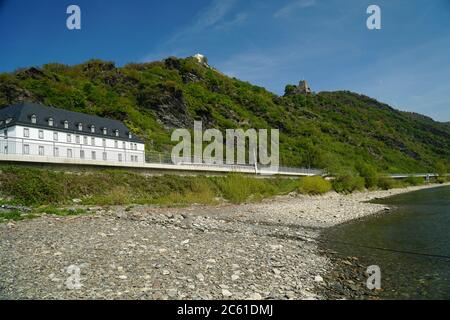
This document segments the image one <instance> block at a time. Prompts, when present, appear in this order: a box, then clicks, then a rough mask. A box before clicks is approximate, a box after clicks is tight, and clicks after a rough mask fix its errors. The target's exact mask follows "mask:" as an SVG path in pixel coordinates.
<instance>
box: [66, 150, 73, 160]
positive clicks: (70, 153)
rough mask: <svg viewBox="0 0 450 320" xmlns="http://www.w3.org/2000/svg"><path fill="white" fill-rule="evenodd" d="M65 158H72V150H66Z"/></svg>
mask: <svg viewBox="0 0 450 320" xmlns="http://www.w3.org/2000/svg"><path fill="white" fill-rule="evenodd" d="M67 158H72V149H67Z"/></svg>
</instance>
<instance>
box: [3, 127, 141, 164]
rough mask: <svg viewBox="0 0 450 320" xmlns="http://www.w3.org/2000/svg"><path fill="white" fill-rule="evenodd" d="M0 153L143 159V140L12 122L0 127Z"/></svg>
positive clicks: (137, 160)
mask: <svg viewBox="0 0 450 320" xmlns="http://www.w3.org/2000/svg"><path fill="white" fill-rule="evenodd" d="M0 153H1V154H15V155H33V156H43V157H55V158H68V159H80V160H95V161H97V162H98V161H107V162H124V163H125V162H126V163H130V162H131V163H144V162H145V147H144V144H143V143H139V142H134V141H124V140H122V139H114V137H111V136H110V135H105V137H101V136H99V135H89V134H88V133H86V132H85V131H83V132H79V133H78V132H76V131H74V132H67V131H58V128H54V129H51V128H39V127H34V126H30V127H28V126H24V125H14V126H11V127H8V128H7V129H1V130H0Z"/></svg>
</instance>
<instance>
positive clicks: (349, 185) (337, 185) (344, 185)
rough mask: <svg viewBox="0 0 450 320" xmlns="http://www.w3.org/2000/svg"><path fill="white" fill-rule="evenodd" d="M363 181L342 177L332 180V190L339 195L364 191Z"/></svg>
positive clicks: (359, 178)
mask: <svg viewBox="0 0 450 320" xmlns="http://www.w3.org/2000/svg"><path fill="white" fill-rule="evenodd" d="M364 186H365V180H364V178H362V177H359V176H353V175H343V176H338V177H336V178H335V179H334V180H333V189H334V190H335V191H336V192H339V193H352V192H353V191H356V190H358V191H361V190H364Z"/></svg>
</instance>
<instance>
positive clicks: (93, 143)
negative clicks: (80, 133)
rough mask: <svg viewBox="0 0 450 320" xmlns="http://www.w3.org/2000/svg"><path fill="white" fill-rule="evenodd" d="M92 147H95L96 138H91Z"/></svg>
mask: <svg viewBox="0 0 450 320" xmlns="http://www.w3.org/2000/svg"><path fill="white" fill-rule="evenodd" d="M91 146H95V138H94V137H91Z"/></svg>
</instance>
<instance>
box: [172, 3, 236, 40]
mask: <svg viewBox="0 0 450 320" xmlns="http://www.w3.org/2000/svg"><path fill="white" fill-rule="evenodd" d="M236 2H237V0H214V1H213V2H212V3H211V5H209V6H208V7H206V8H205V9H204V10H202V11H201V12H200V13H199V14H198V16H197V18H196V19H195V20H196V22H195V23H194V24H192V25H191V26H188V27H185V28H183V29H182V30H181V31H180V32H178V33H176V34H175V35H173V36H172V38H171V39H170V40H169V41H168V43H172V42H176V41H177V40H179V39H180V38H183V37H186V36H190V35H194V34H197V33H200V32H202V31H204V30H206V29H208V28H212V27H220V25H225V24H226V23H227V22H226V21H225V17H226V16H227V15H228V14H229V13H230V11H231V9H232V8H233V6H234V4H235V3H236ZM237 17H238V16H237ZM234 19H235V20H236V18H234ZM238 19H242V17H240V18H239V17H238Z"/></svg>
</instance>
